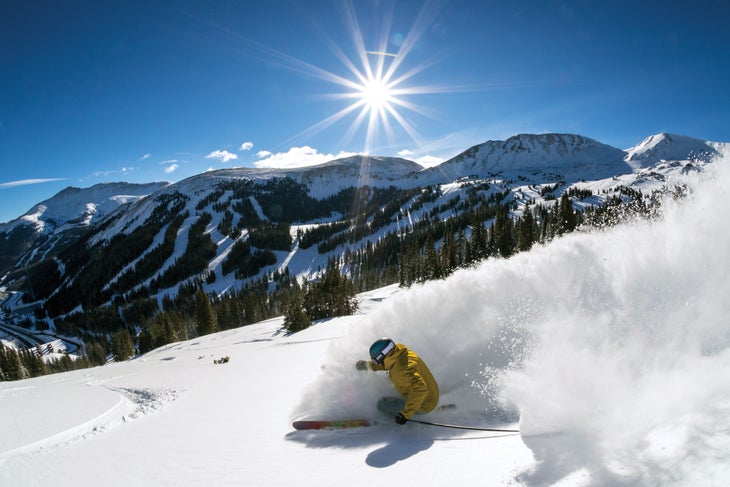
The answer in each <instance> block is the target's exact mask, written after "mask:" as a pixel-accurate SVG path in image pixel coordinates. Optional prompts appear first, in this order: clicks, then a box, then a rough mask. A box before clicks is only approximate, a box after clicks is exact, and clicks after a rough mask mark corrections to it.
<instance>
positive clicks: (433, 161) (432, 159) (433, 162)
mask: <svg viewBox="0 0 730 487" xmlns="http://www.w3.org/2000/svg"><path fill="white" fill-rule="evenodd" d="M416 162H417V163H419V164H420V165H422V166H423V167H433V166H438V165H439V164H441V163H442V162H444V159H443V158H441V157H436V156H423V157H419V158H417V159H416Z"/></svg>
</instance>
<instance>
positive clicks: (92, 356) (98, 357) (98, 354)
mask: <svg viewBox="0 0 730 487" xmlns="http://www.w3.org/2000/svg"><path fill="white" fill-rule="evenodd" d="M84 350H85V351H86V353H85V355H86V360H88V361H89V364H91V365H92V366H94V365H104V364H105V363H106V352H105V351H104V347H102V346H101V345H100V344H99V342H96V341H92V342H87V343H85V344H84Z"/></svg>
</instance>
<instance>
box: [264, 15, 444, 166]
mask: <svg viewBox="0 0 730 487" xmlns="http://www.w3.org/2000/svg"><path fill="white" fill-rule="evenodd" d="M431 5H432V3H431V2H426V4H425V5H424V7H423V10H422V11H421V12H420V13H419V15H418V16H417V19H416V21H415V22H414V24H413V26H412V28H411V30H410V31H408V33H407V34H406V35H405V36H404V37H402V38H400V40H399V41H398V42H397V43H391V42H390V39H391V38H392V37H391V31H390V27H391V24H392V18H391V16H390V15H385V17H384V19H383V26H382V27H383V28H382V32H380V36H379V38H378V39H376V40H374V41H372V42H370V41H369V42H368V44H372V45H371V46H369V47H370V48H371V49H373V50H370V49H368V47H366V42H365V39H364V36H363V33H362V31H361V28H360V25H359V22H358V19H357V15H356V14H355V8H354V5H353V3H352V2H351V1H346V2H344V10H345V22H344V23H345V25H346V26H347V30H348V31H349V33H350V35H351V40H352V45H351V46H346V45H343V44H342V43H337V42H335V41H333V40H332V39H327V40H328V42H327V43H328V45H329V48H330V51H331V52H332V53H333V54H334V55H335V56H336V57H337V58H338V59H339V61H340V62H341V63H342V64H341V66H340V69H338V70H337V71H338V72H333V71H330V70H327V69H324V68H322V67H319V66H315V65H313V64H310V63H307V62H304V61H301V60H299V59H296V58H293V57H291V56H287V55H285V54H283V53H280V52H278V51H275V50H273V49H268V48H262V47H261V46H258V47H259V48H260V49H262V50H263V51H264V52H265V53H267V54H268V55H270V56H272V57H275V58H278V59H279V60H280V61H281V62H282V64H283V65H284V66H285V67H289V68H291V69H294V70H296V71H300V72H302V73H304V74H306V75H308V76H313V77H315V78H318V79H321V80H323V81H326V82H328V83H331V84H334V85H337V87H339V89H340V91H339V92H330V93H326V94H323V95H322V96H323V97H325V98H332V99H336V100H345V103H344V106H343V107H342V108H341V109H339V110H338V111H336V112H335V113H333V114H331V115H329V116H327V117H326V118H324V119H322V120H320V121H319V122H316V123H315V124H313V125H311V126H310V127H308V128H306V129H304V130H303V131H301V132H299V133H298V134H296V135H294V136H293V137H291V140H293V139H301V138H308V137H311V136H313V135H315V134H317V133H319V132H321V131H323V130H325V129H328V128H329V127H331V126H333V125H339V124H340V122H346V121H347V119H349V120H351V122H350V124H349V126H347V125H341V126H343V127H345V129H344V131H343V133H342V136H341V140H340V143H341V145H348V144H349V143H350V142H351V141H352V139H353V138H356V136H357V135H358V134H363V131H364V134H363V135H364V136H365V140H364V145H363V149H362V151H363V152H364V153H366V154H367V153H372V151H373V150H378V148H379V147H383V146H384V145H388V146H391V147H393V146H396V145H401V144H403V142H405V139H404V138H403V136H404V135H407V139H409V140H411V141H414V142H416V144H418V145H419V146H421V147H423V146H425V145H426V143H425V141H424V140H423V138H422V137H421V136H420V135H419V133H418V131H417V130H416V128H415V127H414V125H413V123H412V120H413V119H412V118H411V117H409V116H408V112H414V113H416V114H418V115H425V116H426V117H430V118H434V119H437V118H438V117H436V116H435V115H434V114H433V113H432V111H431V110H430V109H429V108H426V107H424V106H423V105H419V104H417V103H415V102H414V101H412V100H413V97H415V96H418V95H429V94H436V93H447V92H451V91H452V88H449V87H446V86H439V85H434V84H429V85H420V86H417V85H413V84H412V81H413V79H414V78H415V77H416V75H418V74H420V73H421V72H422V71H424V70H425V69H427V68H428V67H429V66H431V65H432V64H433V62H432V61H433V60H427V61H424V62H420V63H415V64H414V63H413V62H412V61H411V60H410V59H408V61H407V58H409V55H410V54H411V53H412V52H413V50H414V48H415V46H416V45H417V43H418V41H419V38H420V37H421V36H422V34H423V33H424V32H426V31H427V30H428V28H429V26H430V24H431V22H432V21H434V19H435V18H436V15H437V13H438V8H435V7H432V6H431ZM391 15H392V12H391ZM376 37H377V36H376ZM396 37H399V36H396ZM352 48H354V49H352ZM389 48H390V50H389ZM345 50H347V51H348V52H349V55H348V54H346V53H345ZM343 68H344V69H343Z"/></svg>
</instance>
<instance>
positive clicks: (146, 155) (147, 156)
mask: <svg viewBox="0 0 730 487" xmlns="http://www.w3.org/2000/svg"><path fill="white" fill-rule="evenodd" d="M151 155H152V154H145V155H143V156H142V157H140V158H139V160H140V161H144V160H145V159H149V158H150V156H151Z"/></svg>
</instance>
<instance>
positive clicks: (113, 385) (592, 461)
mask: <svg viewBox="0 0 730 487" xmlns="http://www.w3.org/2000/svg"><path fill="white" fill-rule="evenodd" d="M714 167H715V170H714V171H712V170H708V171H707V172H705V173H702V174H697V175H691V174H690V175H688V177H689V178H695V179H694V182H693V184H694V185H696V186H697V187H699V189H700V190H698V191H697V192H695V193H694V194H693V195H692V196H691V197H690V199H689V200H687V201H684V202H681V203H678V204H672V203H670V204H669V206H668V207H667V209H666V213H665V219H664V220H663V221H661V222H655V223H637V224H633V225H626V226H623V227H620V228H616V229H612V230H607V231H605V232H602V233H578V234H571V235H569V236H567V237H564V238H561V239H559V240H557V241H555V242H553V243H552V244H550V245H548V246H545V247H539V248H537V249H535V250H534V251H531V252H529V253H522V254H518V255H516V256H515V257H513V258H511V259H509V260H499V259H491V260H489V261H487V262H485V263H484V264H482V265H481V266H480V267H478V268H475V269H472V270H463V271H459V272H457V273H456V274H454V275H452V276H451V277H450V278H448V279H446V280H443V281H435V282H431V283H428V284H426V285H422V286H416V287H413V288H411V289H408V290H401V289H397V288H395V287H390V288H385V289H382V290H378V291H373V292H371V293H367V294H365V295H363V296H361V301H362V308H361V312H360V314H358V315H356V316H353V317H347V318H339V319H333V320H329V321H325V322H322V323H319V324H317V325H315V326H314V327H312V328H310V329H308V330H306V331H304V332H301V333H298V334H295V335H291V336H286V335H284V334H282V333H281V329H280V327H281V320H280V319H275V320H269V321H267V322H262V323H259V324H256V325H252V326H249V327H245V328H241V329H237V330H231V331H226V332H222V333H219V334H215V335H210V336H206V337H202V338H198V339H194V340H189V341H187V342H183V343H178V344H173V345H169V346H166V347H164V348H161V349H158V350H156V351H153V352H151V353H149V354H147V355H144V356H142V357H139V358H137V359H135V360H131V361H128V362H124V363H119V364H112V365H109V366H105V367H100V368H95V369H89V370H83V371H76V372H72V373H66V374H60V375H53V376H46V377H42V378H38V379H33V380H26V381H21V382H3V383H0V408H1V410H2V413H3V414H2V415H0V431H2V432H3V434H2V435H0V485H3V486H20V485H23V486H26V485H51V484H54V485H80V486H86V485H88V486H91V485H106V486H116V485H119V486H122V485H124V486H126V485H141V486H146V485H150V486H153V485H155V486H156V485H176V486H186V485H244V486H247V485H251V486H276V485H291V484H293V483H296V484H298V485H303V486H321V485H333V484H340V483H346V484H347V485H354V486H360V485H363V486H371V485H377V484H382V483H384V482H388V483H403V484H407V485H490V486H491V485H510V486H543V485H559V486H587V485H591V486H596V485H597V486H615V485H632V486H636V485H638V486H655V485H662V486H687V485H703V486H704V485H718V486H719V485H727V484H728V483H729V482H730V381H728V380H727V377H728V376H730V327H729V325H728V322H727V316H728V314H729V312H730V302H728V300H727V296H728V295H729V294H730V281H728V279H727V277H726V276H727V275H728V272H729V271H730V260H729V259H730V258H729V257H728V246H729V243H730V227H728V226H727V225H723V224H722V223H721V222H722V221H724V220H723V218H722V217H723V216H724V215H725V214H726V213H727V211H728V210H730V199H728V197H727V196H728V195H727V188H728V187H730V167H728V159H727V157H726V158H725V159H724V160H722V161H720V162H718V163H717V164H714ZM383 335H387V336H391V337H393V338H395V339H397V340H399V341H402V342H404V343H406V344H408V345H409V346H411V347H412V348H414V349H415V350H416V351H417V352H419V354H421V355H422V356H423V358H424V359H425V360H426V361H427V363H428V364H429V365H430V367H431V369H432V370H433V371H434V374H435V376H436V377H437V379H438V380H439V383H440V385H441V388H442V393H443V394H442V395H443V402H454V403H456V404H457V405H458V408H457V409H456V410H450V411H445V412H440V413H432V414H431V415H429V416H427V417H425V418H424V419H431V420H437V421H438V420H440V421H445V422H453V423H459V424H469V425H478V426H507V427H516V426H518V427H519V429H520V430H521V434H519V435H516V434H497V433H485V432H476V431H474V432H467V431H457V430H448V429H441V428H436V427H431V426H424V425H418V424H407V425H405V426H403V427H400V426H396V425H395V424H392V423H391V420H390V419H389V418H383V423H382V424H381V425H379V426H376V427H373V428H365V429H357V430H351V431H334V432H317V433H307V432H295V431H293V430H292V428H291V426H290V424H291V420H292V419H296V418H301V417H312V416H316V417H320V416H326V417H334V416H341V417H344V416H350V415H355V414H356V415H358V416H359V415H367V416H368V417H373V418H379V416H378V413H377V412H376V410H375V406H374V404H375V401H376V400H377V398H378V397H380V396H381V395H383V394H392V389H391V388H390V387H391V386H390V385H389V383H388V379H387V378H386V377H385V376H384V375H382V374H377V373H364V372H358V371H356V370H355V368H354V362H355V361H356V360H358V359H360V358H364V356H365V355H366V351H367V348H368V345H369V344H370V343H371V342H372V341H373V340H374V339H375V338H378V337H380V336H383ZM225 356H227V357H230V361H229V362H228V363H226V364H218V365H217V364H214V363H213V361H214V360H216V359H219V358H221V357H225Z"/></svg>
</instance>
